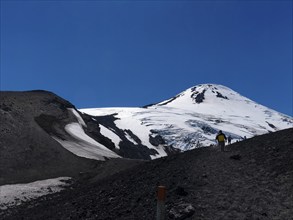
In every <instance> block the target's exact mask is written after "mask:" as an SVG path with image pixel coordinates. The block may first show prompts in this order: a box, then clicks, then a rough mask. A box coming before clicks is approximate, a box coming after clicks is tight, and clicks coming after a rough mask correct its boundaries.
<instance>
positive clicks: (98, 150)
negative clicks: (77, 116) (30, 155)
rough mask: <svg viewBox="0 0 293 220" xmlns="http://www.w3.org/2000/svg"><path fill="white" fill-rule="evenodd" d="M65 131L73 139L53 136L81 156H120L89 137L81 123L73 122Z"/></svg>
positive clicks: (96, 158) (99, 157) (92, 157)
mask: <svg viewBox="0 0 293 220" xmlns="http://www.w3.org/2000/svg"><path fill="white" fill-rule="evenodd" d="M65 131H66V132H67V133H68V134H69V135H71V137H72V138H73V140H61V139H59V138H57V137H53V138H54V139H55V140H56V141H58V142H59V143H60V144H61V145H62V146H63V147H64V148H66V149H67V150H69V151H70V152H72V153H74V154H76V155H77V156H80V157H85V158H90V159H95V160H105V157H107V158H116V157H120V156H119V155H117V154H116V153H114V152H113V151H111V150H109V149H108V148H107V147H105V146H104V145H102V144H100V143H98V142H97V141H95V140H94V139H92V138H91V137H89V136H88V135H87V134H86V133H85V132H84V130H83V128H82V127H81V125H80V124H79V123H71V124H68V125H66V126H65Z"/></svg>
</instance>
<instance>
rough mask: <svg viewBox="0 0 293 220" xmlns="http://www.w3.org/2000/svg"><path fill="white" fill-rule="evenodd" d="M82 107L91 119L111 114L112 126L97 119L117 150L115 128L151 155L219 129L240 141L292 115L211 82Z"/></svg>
mask: <svg viewBox="0 0 293 220" xmlns="http://www.w3.org/2000/svg"><path fill="white" fill-rule="evenodd" d="M80 111H81V112H83V113H86V114H88V115H91V116H93V117H92V120H94V121H96V118H95V117H105V116H109V115H112V117H114V120H113V122H114V124H115V127H116V128H115V129H114V128H111V126H110V125H109V124H108V126H105V124H104V125H101V124H100V132H101V134H103V135H104V136H107V137H108V138H110V139H111V140H112V142H113V143H114V144H115V148H116V149H119V147H120V146H119V145H120V143H121V141H120V140H121V138H120V137H118V136H117V132H115V130H117V128H119V129H120V130H122V131H124V133H125V137H126V138H127V139H128V140H129V141H131V142H133V144H134V145H138V144H142V145H144V146H147V147H148V148H150V149H154V150H155V151H156V152H157V153H156V156H152V158H156V157H160V156H165V155H166V154H167V153H166V152H165V148H164V146H166V145H167V146H172V147H174V148H178V149H180V150H188V149H193V148H196V147H201V146H209V145H212V144H215V135H216V133H217V132H218V131H219V130H222V131H223V132H224V133H225V134H226V135H227V136H228V135H230V136H231V137H232V139H233V140H234V141H238V140H241V139H243V138H245V137H246V138H250V137H253V136H256V135H261V134H265V133H268V132H274V131H277V130H282V129H285V128H290V127H293V119H292V117H290V116H287V115H284V114H281V113H279V112H276V111H274V110H272V109H269V108H267V107H265V106H263V105H260V104H258V103H256V102H254V101H252V100H250V99H248V98H245V97H243V96H241V95H240V94H239V93H237V92H235V91H233V90H231V89H229V88H227V87H225V86H222V85H215V84H202V85H197V86H194V87H192V88H189V89H187V90H185V91H184V92H182V93H180V94H178V95H176V96H174V97H173V98H171V99H168V100H166V101H163V102H160V103H157V104H153V105H148V106H145V107H143V108H91V109H80ZM94 116H95V117H94ZM130 134H131V135H130ZM133 137H135V138H133ZM154 140H159V141H154ZM232 142H233V141H232Z"/></svg>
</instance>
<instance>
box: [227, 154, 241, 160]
mask: <svg viewBox="0 0 293 220" xmlns="http://www.w3.org/2000/svg"><path fill="white" fill-rule="evenodd" d="M230 159H233V160H241V155H240V154H234V155H232V156H230Z"/></svg>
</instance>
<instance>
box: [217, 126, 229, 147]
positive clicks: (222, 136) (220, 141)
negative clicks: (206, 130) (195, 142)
mask: <svg viewBox="0 0 293 220" xmlns="http://www.w3.org/2000/svg"><path fill="white" fill-rule="evenodd" d="M216 140H217V141H218V146H220V147H221V151H222V152H224V151H225V141H226V140H227V138H226V135H225V134H224V133H223V132H222V131H221V130H220V131H219V133H218V135H217V136H216Z"/></svg>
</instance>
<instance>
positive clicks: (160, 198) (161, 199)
mask: <svg viewBox="0 0 293 220" xmlns="http://www.w3.org/2000/svg"><path fill="white" fill-rule="evenodd" d="M165 200H166V187H165V186H158V191H157V220H164V219H165V215H166V214H165Z"/></svg>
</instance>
